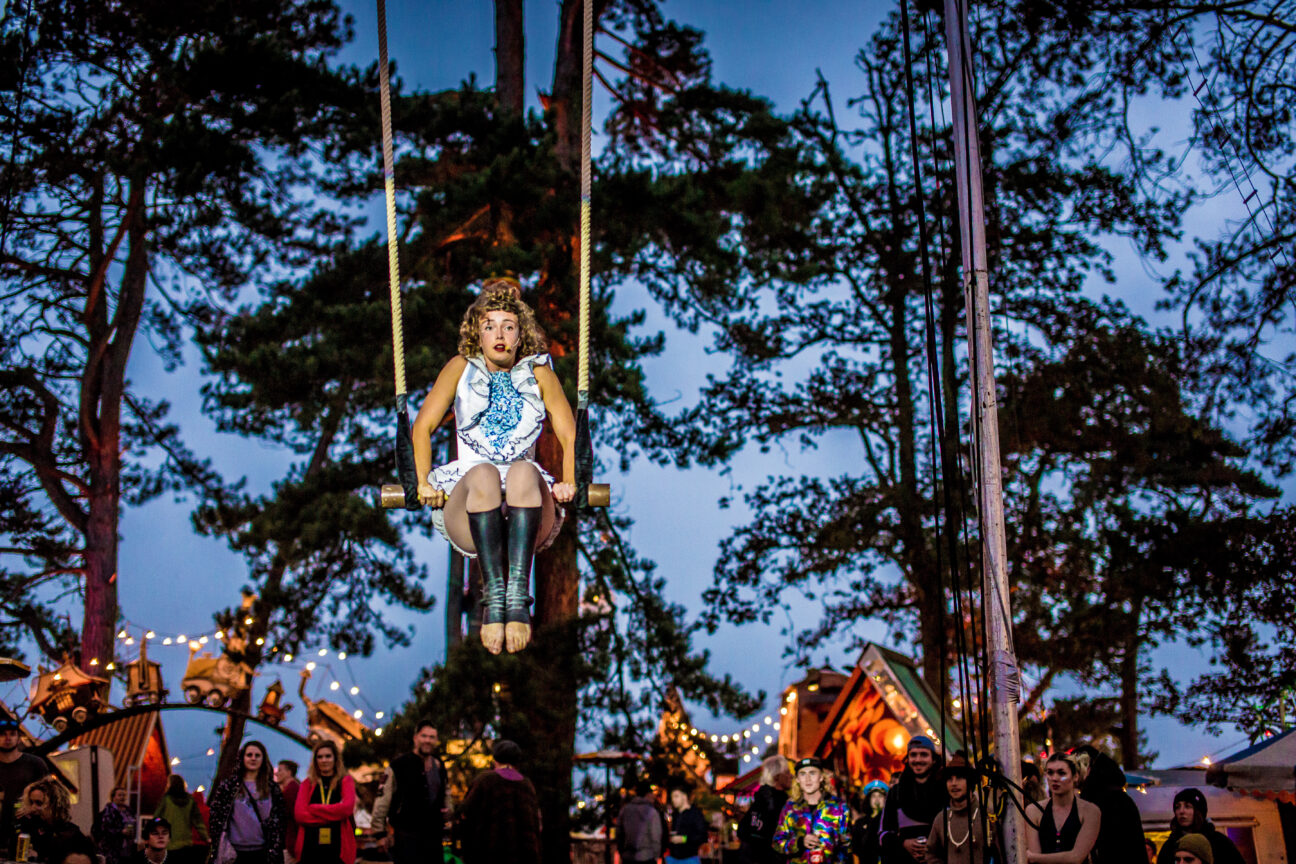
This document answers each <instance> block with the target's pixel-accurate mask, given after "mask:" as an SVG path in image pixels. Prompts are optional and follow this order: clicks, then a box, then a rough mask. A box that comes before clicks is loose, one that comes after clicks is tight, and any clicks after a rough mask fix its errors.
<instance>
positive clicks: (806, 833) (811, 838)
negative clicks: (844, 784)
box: [774, 757, 850, 864]
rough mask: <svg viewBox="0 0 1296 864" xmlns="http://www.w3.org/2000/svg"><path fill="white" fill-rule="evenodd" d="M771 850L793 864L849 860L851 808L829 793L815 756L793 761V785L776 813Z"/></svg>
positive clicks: (839, 862) (836, 862)
mask: <svg viewBox="0 0 1296 864" xmlns="http://www.w3.org/2000/svg"><path fill="white" fill-rule="evenodd" d="M774 851H776V852H779V853H782V854H783V855H787V856H788V860H789V861H790V862H796V864H846V862H848V861H850V810H849V809H848V808H847V807H846V804H845V802H843V801H839V800H837V799H836V798H834V797H832V796H831V795H830V794H828V790H827V789H826V788H825V785H824V773H823V763H822V762H820V761H819V760H818V759H815V758H814V757H807V758H805V759H801V760H799V761H798V762H797V763H796V785H795V786H794V787H793V791H792V797H791V799H790V800H789V801H788V802H787V803H786V804H784V805H783V812H782V813H781V814H779V821H778V828H776V829H775V830H774Z"/></svg>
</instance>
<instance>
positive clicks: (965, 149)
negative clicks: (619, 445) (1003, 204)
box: [945, 0, 1026, 864]
mask: <svg viewBox="0 0 1296 864" xmlns="http://www.w3.org/2000/svg"><path fill="white" fill-rule="evenodd" d="M945 46H946V50H947V51H948V53H949V79H950V102H951V104H952V106H953V117H954V171H955V174H956V185H957V187H958V203H959V216H958V219H959V239H960V243H961V246H962V256H963V270H962V273H963V295H964V298H965V300H966V303H967V329H968V354H969V366H970V368H971V370H972V411H973V416H974V421H975V422H974V431H975V434H976V436H977V452H978V456H979V459H978V461H979V465H978V468H979V471H980V476H979V477H978V483H977V492H978V501H977V503H978V509H979V513H980V517H981V557H982V584H981V590H982V595H981V596H982V603H983V611H984V615H983V617H984V620H985V627H986V644H987V645H988V647H989V649H990V656H991V660H992V663H993V666H994V668H993V669H987V670H985V674H986V676H987V677H988V678H989V680H990V701H991V710H992V711H993V718H992V719H993V725H994V744H995V755H996V757H997V758H998V761H999V764H1000V766H1001V768H1002V770H1003V773H1004V776H1005V777H1006V778H1007V779H1008V780H1009V781H1010V782H1012V783H1015V784H1017V786H1018V787H1020V786H1021V779H1022V778H1021V744H1020V742H1019V741H1018V721H1017V702H1018V699H1019V698H1020V684H1019V677H1018V674H1017V661H1016V656H1015V654H1014V651H1013V642H1012V618H1011V615H1010V613H1009V608H1010V607H1009V598H1008V568H1007V548H1006V542H1005V540H1004V515H1003V484H1002V469H1001V467H1000V464H999V418H998V410H999V409H998V402H997V399H996V396H995V377H994V343H993V340H992V338H991V333H990V273H989V263H988V258H987V255H986V239H985V199H984V190H983V189H982V182H981V146H980V141H979V138H978V136H977V111H976V94H975V93H974V91H973V86H972V85H973V81H972V70H971V66H970V63H969V58H970V57H971V56H972V40H971V36H970V35H969V33H968V26H967V8H966V6H965V5H964V3H963V2H961V0H945ZM1010 794H1015V793H1010ZM1003 840H1004V851H1005V853H1006V854H1005V858H1006V861H1007V862H1008V864H1019V862H1025V860H1026V831H1025V825H1024V824H1023V823H1022V818H1021V813H1020V812H1019V811H1018V810H1017V808H1016V807H1013V806H1009V807H1006V808H1005V810H1004V824H1003Z"/></svg>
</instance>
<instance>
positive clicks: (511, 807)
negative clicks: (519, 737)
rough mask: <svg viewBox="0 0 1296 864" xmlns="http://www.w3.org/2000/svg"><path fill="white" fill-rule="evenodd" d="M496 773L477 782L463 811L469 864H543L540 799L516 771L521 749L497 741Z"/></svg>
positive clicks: (463, 835) (493, 751)
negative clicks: (504, 863)
mask: <svg viewBox="0 0 1296 864" xmlns="http://www.w3.org/2000/svg"><path fill="white" fill-rule="evenodd" d="M491 758H492V759H493V760H494V762H495V765H494V768H493V770H489V771H483V772H482V773H481V774H478V775H477V776H476V777H474V778H473V782H472V784H471V785H470V786H469V787H468V793H467V794H466V795H465V796H464V800H463V804H462V805H461V806H460V808H459V814H460V828H461V831H460V837H461V838H462V840H463V858H464V862H465V864H496V862H503V861H508V862H510V864H539V862H540V799H539V798H537V797H536V791H535V787H534V786H532V785H531V781H530V780H528V779H527V778H526V777H523V776H522V772H521V771H519V770H518V768H519V766H520V765H521V762H522V748H521V747H519V746H518V745H517V744H515V743H514V742H512V741H507V740H502V741H496V742H495V746H494V747H492V748H491Z"/></svg>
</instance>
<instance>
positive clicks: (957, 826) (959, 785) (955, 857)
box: [924, 753, 996, 864]
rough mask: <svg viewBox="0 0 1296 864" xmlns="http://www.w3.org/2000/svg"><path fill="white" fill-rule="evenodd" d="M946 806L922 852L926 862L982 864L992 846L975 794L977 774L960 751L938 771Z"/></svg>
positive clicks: (931, 863) (987, 857)
mask: <svg viewBox="0 0 1296 864" xmlns="http://www.w3.org/2000/svg"><path fill="white" fill-rule="evenodd" d="M941 778H942V779H943V780H944V781H945V793H946V794H947V795H949V806H948V807H946V808H945V810H944V811H943V812H942V813H941V814H940V815H939V816H937V817H936V821H935V822H933V823H932V828H931V833H930V834H928V835H927V848H926V849H925V850H924V854H925V855H926V856H927V857H926V860H927V862H928V864H985V862H986V861H988V860H989V857H990V849H991V848H992V847H994V846H995V845H996V844H995V838H994V833H993V832H990V833H989V837H987V831H986V829H987V827H988V825H989V819H988V818H987V814H984V813H982V812H981V802H980V799H979V798H978V796H977V794H976V785H977V775H976V772H975V771H974V770H972V766H971V765H969V764H968V761H967V759H966V758H964V756H963V754H962V753H956V754H954V756H953V757H952V758H951V759H950V761H949V764H947V765H946V766H945V768H944V769H943V770H942V771H941Z"/></svg>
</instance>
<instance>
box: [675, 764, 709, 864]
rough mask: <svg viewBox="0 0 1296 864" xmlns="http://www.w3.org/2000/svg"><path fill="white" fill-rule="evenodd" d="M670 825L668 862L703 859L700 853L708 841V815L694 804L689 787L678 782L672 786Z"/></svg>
mask: <svg viewBox="0 0 1296 864" xmlns="http://www.w3.org/2000/svg"><path fill="white" fill-rule="evenodd" d="M669 796H670V807H671V809H670V826H669V828H668V829H667V830H668V833H667V836H666V843H667V848H666V861H667V862H668V864H679V862H689V864H696V862H699V861H701V860H702V859H701V858H700V857H699V855H698V853H699V851H700V850H701V849H702V844H703V843H705V842H706V841H707V824H706V817H704V816H703V815H702V811H701V810H699V809H698V808H697V807H694V806H693V801H692V796H691V794H690V791H689V787H688V786H687V785H685V784H684V783H676V784H674V785H672V786H671V788H670V793H669Z"/></svg>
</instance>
